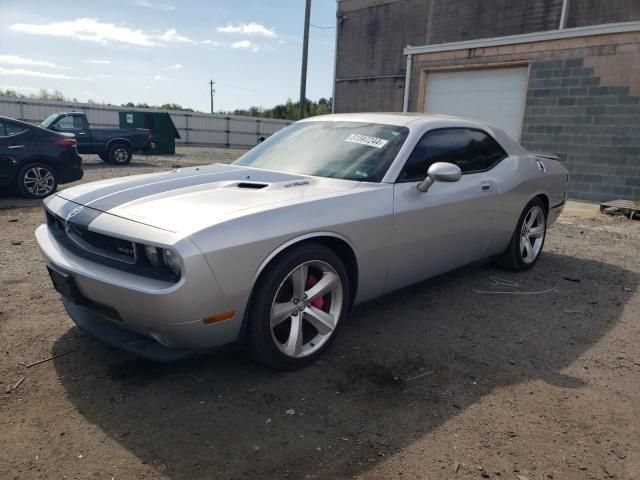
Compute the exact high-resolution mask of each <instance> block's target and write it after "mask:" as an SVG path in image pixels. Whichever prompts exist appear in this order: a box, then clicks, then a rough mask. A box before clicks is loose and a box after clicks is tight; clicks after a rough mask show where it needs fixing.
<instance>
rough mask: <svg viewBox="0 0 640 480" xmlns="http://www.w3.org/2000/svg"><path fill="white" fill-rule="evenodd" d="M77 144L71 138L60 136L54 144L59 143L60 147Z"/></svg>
mask: <svg viewBox="0 0 640 480" xmlns="http://www.w3.org/2000/svg"><path fill="white" fill-rule="evenodd" d="M77 144H78V142H76V141H75V139H73V138H61V139H60V140H56V145H60V146H61V147H65V148H69V147H74V146H76V145H77Z"/></svg>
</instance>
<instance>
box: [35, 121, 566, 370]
mask: <svg viewBox="0 0 640 480" xmlns="http://www.w3.org/2000/svg"><path fill="white" fill-rule="evenodd" d="M567 183H568V172H567V170H566V169H565V167H564V166H563V165H562V163H561V162H560V161H559V160H558V158H557V157H554V156H553V155H544V154H533V153H529V152H527V151H525V150H524V149H523V148H522V147H521V146H520V145H519V144H518V143H517V142H515V141H514V140H512V139H511V138H510V137H509V136H507V135H506V134H505V133H504V132H503V131H502V130H500V129H498V128H494V127H492V126H489V125H486V124H484V123H480V122H477V121H472V120H467V119H462V118H455V117H446V116H439V115H423V114H374V113H367V114H339V115H327V116H321V117H315V118H310V119H306V120H303V121H299V122H297V123H295V124H293V125H291V126H289V127H287V128H285V129H283V130H281V131H279V132H278V133H276V134H275V135H273V136H271V137H270V138H268V139H267V140H265V141H264V142H262V143H260V144H258V145H257V146H256V147H254V148H253V149H252V150H250V151H248V152H247V153H245V154H244V155H243V156H241V157H240V158H239V159H238V160H237V161H236V162H234V163H233V164H230V165H224V164H212V165H206V166H201V167H193V168H181V169H177V170H173V171H167V172H161V173H153V174H147V175H136V176H131V177H126V178H116V179H109V180H103V181H99V182H93V183H87V184H84V185H80V186H76V187H73V188H69V189H66V190H63V191H60V192H58V193H56V194H55V195H52V196H50V197H48V198H47V199H46V200H45V202H44V204H45V205H44V208H45V218H46V223H44V224H43V225H40V226H39V227H38V228H37V230H36V232H35V235H36V239H37V242H38V245H39V247H40V249H41V251H42V254H43V256H44V259H45V262H46V265H47V269H48V271H49V274H50V276H51V279H52V281H53V285H54V287H55V289H56V290H57V291H58V292H59V293H60V294H61V297H62V301H63V303H64V306H65V308H66V310H67V312H68V313H69V315H70V317H71V318H72V319H73V321H74V322H75V323H76V324H77V325H78V326H79V327H80V328H81V329H83V330H85V331H87V332H89V333H90V334H92V335H94V336H96V337H98V338H100V339H102V340H103V341H105V342H107V343H110V344H112V345H115V346H117V347H120V348H122V349H125V350H128V351H131V352H134V353H137V354H139V355H142V356H145V357H147V358H151V359H155V360H159V361H170V360H175V359H179V358H183V357H186V356H190V355H195V354H201V353H203V352H207V351H209V350H211V349H213V348H216V347H220V346H223V345H231V344H236V345H238V344H240V345H242V346H244V347H245V348H246V349H247V351H248V352H249V353H250V354H251V355H253V356H254V357H255V358H257V359H258V360H259V361H261V362H263V363H264V364H266V365H268V366H270V367H272V368H275V369H293V368H298V367H301V366H304V365H307V364H309V363H311V362H313V361H314V360H315V359H316V358H318V356H319V355H321V354H322V353H323V352H324V351H325V350H326V349H327V348H328V347H329V345H330V344H331V342H332V341H333V340H334V338H335V337H336V333H337V331H338V329H339V328H340V326H341V325H342V324H343V323H344V319H345V316H346V315H347V312H348V311H349V308H350V307H351V306H353V305H355V304H357V303H361V302H364V301H367V300H370V299H373V298H375V297H378V296H380V295H383V294H385V293H387V292H390V291H393V290H396V289H399V288H402V287H405V286H407V285H410V284H412V283H416V282H419V281H421V280H424V279H427V278H429V277H433V276H435V275H439V274H441V273H444V272H447V271H450V270H453V269H457V268H459V267H462V266H464V265H468V264H473V263H479V262H482V261H486V260H491V261H493V260H495V261H497V262H498V263H499V264H500V265H502V266H504V267H506V268H509V269H513V270H517V271H525V270H528V269H530V268H532V267H533V266H534V265H535V264H536V262H537V261H538V259H539V257H540V254H541V251H542V248H543V245H544V241H545V235H546V231H547V227H548V226H549V225H551V224H552V223H553V222H554V221H555V220H556V219H557V218H558V216H559V215H560V212H561V211H562V209H563V207H564V205H565V202H566V198H567Z"/></svg>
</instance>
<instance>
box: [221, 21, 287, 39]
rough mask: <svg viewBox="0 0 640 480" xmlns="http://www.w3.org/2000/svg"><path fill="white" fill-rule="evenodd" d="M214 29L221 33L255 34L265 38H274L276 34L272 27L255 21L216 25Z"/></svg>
mask: <svg viewBox="0 0 640 480" xmlns="http://www.w3.org/2000/svg"><path fill="white" fill-rule="evenodd" d="M216 30H217V31H218V32H222V33H239V34H241V35H256V36H259V37H265V38H276V37H277V36H278V34H277V33H276V32H275V30H274V29H273V28H267V27H265V26H264V25H260V24H259V23H256V22H251V23H241V24H238V25H231V24H228V25H226V26H224V27H218V28H217V29H216Z"/></svg>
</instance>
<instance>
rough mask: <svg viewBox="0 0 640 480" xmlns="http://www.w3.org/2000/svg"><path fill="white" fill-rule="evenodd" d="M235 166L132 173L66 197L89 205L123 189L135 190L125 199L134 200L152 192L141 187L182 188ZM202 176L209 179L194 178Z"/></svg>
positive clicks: (117, 203)
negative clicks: (140, 173)
mask: <svg viewBox="0 0 640 480" xmlns="http://www.w3.org/2000/svg"><path fill="white" fill-rule="evenodd" d="M237 168H238V167H232V168H230V166H229V165H217V164H216V165H205V166H202V167H191V168H182V169H179V170H174V171H170V172H159V173H157V174H155V175H152V176H149V175H144V176H143V175H133V176H131V177H125V178H122V179H118V181H117V182H116V183H114V184H111V185H104V186H96V188H95V189H94V190H91V191H90V192H87V193H84V194H82V195H80V196H78V197H76V198H73V199H67V200H72V201H74V202H76V203H79V204H81V205H89V204H92V203H93V202H96V201H101V200H99V199H103V198H104V199H105V200H106V199H109V198H110V197H112V196H116V194H120V193H121V192H125V191H129V192H131V191H133V192H137V195H136V196H133V197H131V196H130V195H129V196H128V197H129V198H130V200H127V201H131V200H135V199H136V198H141V197H145V196H147V195H151V194H152V193H147V192H148V190H147V189H146V188H142V187H147V186H150V185H152V184H154V183H155V184H157V185H158V186H160V185H163V187H160V188H162V190H161V191H166V190H171V189H173V188H184V187H185V186H188V185H185V184H184V182H185V181H186V182H187V183H188V182H193V184H195V185H197V184H198V183H201V182H206V181H211V179H210V176H211V174H214V175H215V174H219V173H222V172H228V171H229V170H236V169H237ZM203 176H205V177H208V178H209V179H208V180H205V179H204V178H201V179H200V180H199V181H198V180H196V179H197V178H199V177H203ZM174 182H178V183H174ZM171 184H174V185H175V187H172V186H170V185H171ZM143 191H144V193H143ZM58 195H59V196H62V197H63V198H64V191H62V192H59V193H58ZM117 198H118V199H119V198H120V195H117ZM111 202H113V199H111ZM122 203H124V202H122V201H116V202H115V203H113V204H112V206H111V207H110V208H113V207H115V206H118V205H120V204H122ZM106 205H109V202H107V203H106ZM91 206H92V207H93V208H98V209H100V210H103V211H104V210H108V208H107V209H104V208H101V207H99V206H97V205H91Z"/></svg>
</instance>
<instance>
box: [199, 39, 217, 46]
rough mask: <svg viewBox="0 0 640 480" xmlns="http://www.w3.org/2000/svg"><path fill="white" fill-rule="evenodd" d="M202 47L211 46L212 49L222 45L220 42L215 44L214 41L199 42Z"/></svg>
mask: <svg viewBox="0 0 640 480" xmlns="http://www.w3.org/2000/svg"><path fill="white" fill-rule="evenodd" d="M200 43H201V44H202V45H213V46H214V47H219V46H220V45H222V44H221V43H220V42H216V41H214V40H203V41H202V42H200Z"/></svg>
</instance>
